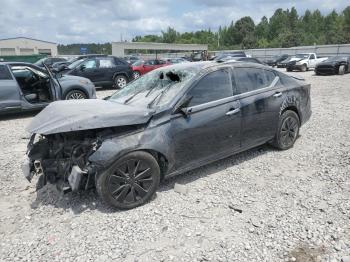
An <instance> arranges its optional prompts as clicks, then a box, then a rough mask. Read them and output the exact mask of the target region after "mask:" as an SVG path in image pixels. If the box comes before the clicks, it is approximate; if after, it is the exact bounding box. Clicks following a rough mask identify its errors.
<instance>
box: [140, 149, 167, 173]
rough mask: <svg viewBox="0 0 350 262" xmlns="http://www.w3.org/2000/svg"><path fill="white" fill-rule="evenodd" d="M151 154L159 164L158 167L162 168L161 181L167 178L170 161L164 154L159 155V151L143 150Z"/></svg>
mask: <svg viewBox="0 0 350 262" xmlns="http://www.w3.org/2000/svg"><path fill="white" fill-rule="evenodd" d="M143 151H145V152H147V153H149V154H151V155H152V156H153V157H154V158H155V159H156V160H157V162H158V165H159V167H160V174H161V180H162V179H163V178H164V177H165V174H166V172H167V170H168V159H167V158H166V157H165V155H163V154H162V153H159V152H158V151H155V150H152V149H147V150H143Z"/></svg>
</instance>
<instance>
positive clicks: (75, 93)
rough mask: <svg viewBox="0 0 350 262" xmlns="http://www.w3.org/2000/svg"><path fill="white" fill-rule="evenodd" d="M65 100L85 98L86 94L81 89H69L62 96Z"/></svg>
mask: <svg viewBox="0 0 350 262" xmlns="http://www.w3.org/2000/svg"><path fill="white" fill-rule="evenodd" d="M64 99H65V100H73V99H87V96H86V94H85V93H84V92H83V91H81V90H71V91H69V92H68V93H67V94H66V96H65V97H64Z"/></svg>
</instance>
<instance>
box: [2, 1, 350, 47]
mask: <svg viewBox="0 0 350 262" xmlns="http://www.w3.org/2000/svg"><path fill="white" fill-rule="evenodd" d="M347 5H349V0H294V1H278V0H245V1H244V0H243V1H242V0H55V1H52V0H31V1H28V0H11V1H10V0H0V7H1V8H0V39H2V38H10V37H18V36H25V37H31V38H36V39H41V40H46V41H52V42H56V43H61V44H69V43H105V42H111V41H120V40H121V39H123V40H128V41H129V40H131V39H132V38H133V37H134V36H136V35H146V34H160V33H161V31H162V30H163V31H164V30H166V29H167V27H168V26H170V27H173V28H175V29H176V30H177V31H180V32H186V31H195V30H200V29H208V28H210V29H212V30H214V31H215V30H217V29H218V27H219V26H220V25H222V26H223V25H228V24H229V23H230V22H231V21H236V20H237V19H239V18H241V17H243V16H251V17H252V18H253V19H254V21H255V22H256V23H258V22H259V21H260V19H261V17H262V16H266V17H270V16H272V15H273V13H274V11H275V10H276V9H277V8H283V9H286V8H291V7H293V6H294V7H295V8H296V9H297V11H298V13H299V15H300V14H303V13H304V11H305V10H306V9H309V10H315V9H316V8H318V9H319V10H320V11H321V12H322V13H323V14H327V13H329V12H331V11H332V10H333V9H335V10H336V11H342V10H343V9H344V8H345V7H346V6H347Z"/></svg>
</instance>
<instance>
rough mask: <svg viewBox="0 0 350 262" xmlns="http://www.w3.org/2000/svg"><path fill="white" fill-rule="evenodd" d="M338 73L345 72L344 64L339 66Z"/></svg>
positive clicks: (342, 73)
mask: <svg viewBox="0 0 350 262" xmlns="http://www.w3.org/2000/svg"><path fill="white" fill-rule="evenodd" d="M338 74H339V75H344V74H345V66H344V65H341V66H339V70H338Z"/></svg>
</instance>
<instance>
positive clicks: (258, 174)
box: [0, 72, 350, 262]
mask: <svg viewBox="0 0 350 262" xmlns="http://www.w3.org/2000/svg"><path fill="white" fill-rule="evenodd" d="M293 74H296V75H298V76H303V77H305V79H306V81H307V82H309V83H311V84H312V89H311V90H312V92H311V94H312V107H313V115H312V118H311V120H310V121H309V122H308V123H307V124H306V125H305V126H303V127H302V129H301V133H300V138H299V139H298V140H297V142H296V144H295V146H294V148H292V149H290V150H287V151H276V150H274V149H273V148H271V147H269V146H261V147H259V148H255V149H252V150H249V151H247V152H244V153H241V154H239V155H236V156H233V157H230V158H227V159H224V160H222V161H219V162H216V163H214V164H210V165H207V166H205V167H202V168H199V169H196V170H194V171H191V172H188V173H186V174H183V175H180V176H178V177H175V178H173V179H170V180H168V181H165V183H164V184H163V185H162V186H161V188H160V189H159V190H158V192H157V195H156V197H155V198H154V199H153V200H152V201H151V202H150V203H148V204H146V205H144V206H142V207H139V208H137V209H133V210H129V211H113V210H111V209H110V208H109V207H108V206H106V205H104V204H103V203H101V202H100V200H99V199H98V197H97V196H96V194H95V192H94V191H93V190H91V191H88V192H82V193H75V194H72V193H70V194H67V195H64V196H62V195H61V194H59V193H58V192H57V191H56V190H55V188H54V187H52V186H47V187H45V188H43V189H42V190H40V191H39V192H35V183H32V184H29V183H27V181H26V180H25V179H24V177H23V176H22V173H21V170H20V164H21V162H22V159H23V157H24V154H25V148H26V144H27V142H28V134H26V132H25V131H24V128H25V126H26V125H27V124H28V123H29V122H30V120H31V119H32V117H33V115H32V114H29V115H28V114H27V115H20V116H13V117H11V118H6V119H2V120H1V121H0V126H1V128H0V149H1V150H0V173H1V177H2V179H1V180H0V210H1V211H0V238H1V240H0V261H14V260H26V261H88V260H96V261H109V260H115V261H197V260H198V261H302V262H305V261H332V262H333V261H344V262H345V261H346V262H348V261H350V257H349V256H350V201H349V200H350V153H349V149H350V132H349V130H350V102H349V101H350V74H348V75H344V76H326V77H322V76H314V74H313V72H306V73H293ZM112 92H113V90H107V91H98V96H99V97H104V96H107V95H109V94H111V93H112ZM175 183H178V184H182V185H184V187H185V189H186V190H187V191H188V192H187V194H181V193H178V192H177V190H174V185H175ZM180 189H181V187H180ZM182 189H183V188H182ZM347 256H348V257H347Z"/></svg>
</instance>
